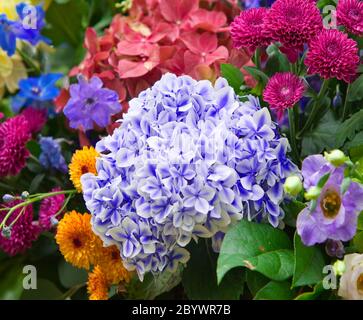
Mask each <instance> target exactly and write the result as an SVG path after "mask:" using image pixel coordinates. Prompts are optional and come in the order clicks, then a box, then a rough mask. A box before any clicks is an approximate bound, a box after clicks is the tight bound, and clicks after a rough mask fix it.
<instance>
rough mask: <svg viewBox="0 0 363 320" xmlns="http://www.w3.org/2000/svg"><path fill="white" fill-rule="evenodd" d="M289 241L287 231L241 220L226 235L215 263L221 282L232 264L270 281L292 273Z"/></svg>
mask: <svg viewBox="0 0 363 320" xmlns="http://www.w3.org/2000/svg"><path fill="white" fill-rule="evenodd" d="M291 248H292V244H291V242H290V239H289V238H288V236H287V234H286V233H285V232H283V231H281V230H279V229H275V228H273V227H271V226H269V225H267V224H259V223H255V222H249V221H247V220H241V221H240V222H239V223H238V224H237V225H235V226H234V227H233V228H231V229H230V230H229V231H228V233H227V234H226V236H225V238H224V240H223V243H222V247H221V251H220V254H219V257H218V263H217V277H218V281H219V282H220V281H221V280H222V279H223V277H224V276H225V275H226V273H227V272H228V271H229V270H231V269H233V268H235V267H247V268H248V269H250V270H254V271H258V272H261V273H262V274H263V275H265V276H266V277H268V278H270V279H273V280H283V279H287V278H288V277H290V276H291V275H292V273H293V265H294V260H293V252H292V250H290V249H291Z"/></svg>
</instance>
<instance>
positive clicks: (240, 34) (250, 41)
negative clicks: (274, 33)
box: [231, 8, 270, 51]
mask: <svg viewBox="0 0 363 320" xmlns="http://www.w3.org/2000/svg"><path fill="white" fill-rule="evenodd" d="M267 12H268V10H267V9H266V8H253V9H249V10H245V11H242V12H241V14H240V15H239V16H238V17H236V18H235V19H234V21H233V22H232V24H231V36H232V40H233V45H234V47H235V48H237V49H241V48H248V49H250V50H252V51H254V50H255V49H256V48H257V47H261V46H266V45H268V44H269V43H270V38H269V37H268V36H267V33H266V27H265V22H264V20H265V17H266V15H267Z"/></svg>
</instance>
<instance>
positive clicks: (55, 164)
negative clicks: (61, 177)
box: [39, 137, 68, 173]
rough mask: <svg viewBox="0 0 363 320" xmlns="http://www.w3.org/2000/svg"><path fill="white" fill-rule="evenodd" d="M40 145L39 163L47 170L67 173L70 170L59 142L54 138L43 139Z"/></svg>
mask: <svg viewBox="0 0 363 320" xmlns="http://www.w3.org/2000/svg"><path fill="white" fill-rule="evenodd" d="M39 144H40V149H41V153H40V156H39V162H40V163H41V165H42V166H43V167H44V168H46V169H56V170H59V171H61V172H63V173H66V172H67V171H68V168H67V164H66V161H65V159H64V157H63V155H62V150H61V147H60V144H59V142H58V141H57V140H54V139H53V138H52V137H41V138H40V140H39Z"/></svg>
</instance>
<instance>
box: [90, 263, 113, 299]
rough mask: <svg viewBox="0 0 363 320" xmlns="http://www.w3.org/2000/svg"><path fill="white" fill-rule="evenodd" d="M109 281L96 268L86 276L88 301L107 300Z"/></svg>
mask: <svg viewBox="0 0 363 320" xmlns="http://www.w3.org/2000/svg"><path fill="white" fill-rule="evenodd" d="M109 285H110V283H109V281H108V279H107V277H106V275H105V273H104V272H103V270H102V269H101V268H100V266H96V267H95V268H94V269H93V271H92V272H91V273H89V274H88V282H87V291H88V293H89V299H90V300H108V290H109Z"/></svg>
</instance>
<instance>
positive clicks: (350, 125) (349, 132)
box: [336, 109, 363, 147]
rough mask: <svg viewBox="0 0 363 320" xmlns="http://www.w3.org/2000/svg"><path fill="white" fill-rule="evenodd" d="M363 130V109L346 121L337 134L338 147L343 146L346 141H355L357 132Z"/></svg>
mask: <svg viewBox="0 0 363 320" xmlns="http://www.w3.org/2000/svg"><path fill="white" fill-rule="evenodd" d="M362 129H363V109H361V110H359V111H358V112H356V113H355V114H353V115H352V116H351V117H350V118H349V119H348V120H346V121H344V122H343V123H342V124H341V125H340V127H339V129H338V131H337V132H336V138H337V144H336V146H337V147H340V146H342V145H343V143H344V142H345V140H353V139H354V138H355V133H356V131H359V130H362Z"/></svg>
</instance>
